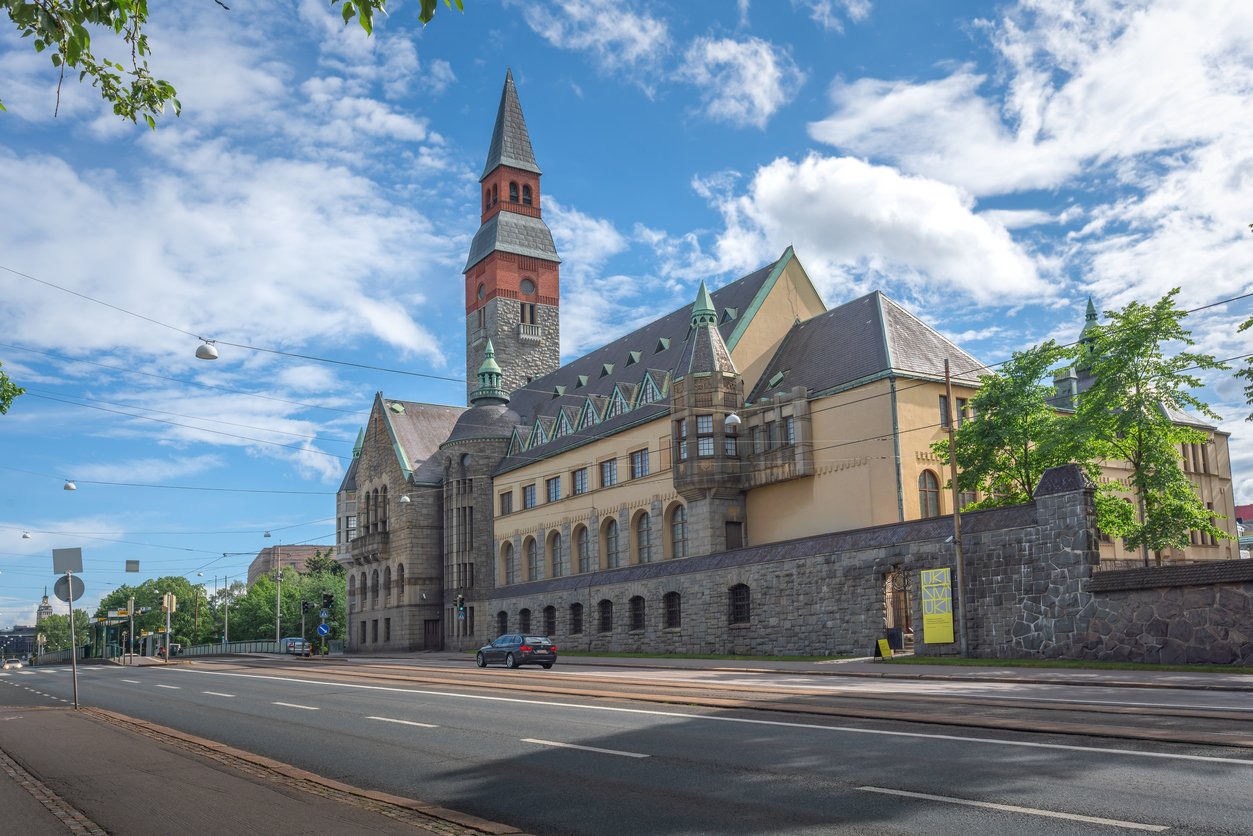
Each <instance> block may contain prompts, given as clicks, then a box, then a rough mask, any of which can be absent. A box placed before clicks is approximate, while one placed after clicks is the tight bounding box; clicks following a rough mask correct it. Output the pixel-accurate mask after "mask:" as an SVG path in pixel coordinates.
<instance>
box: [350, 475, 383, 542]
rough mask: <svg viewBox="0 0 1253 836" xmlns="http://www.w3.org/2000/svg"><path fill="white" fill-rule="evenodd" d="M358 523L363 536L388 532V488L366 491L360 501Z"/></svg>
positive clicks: (358, 529)
mask: <svg viewBox="0 0 1253 836" xmlns="http://www.w3.org/2000/svg"><path fill="white" fill-rule="evenodd" d="M358 503H359V508H360V510H359V511H358V514H357V523H358V528H357V531H359V532H360V533H361V534H372V533H374V532H378V531H386V530H387V486H386V485H384V486H383V487H382V488H375V489H374V490H372V491H366V492H365V494H364V495H363V496H362V497H361V498H360V499H359V500H358Z"/></svg>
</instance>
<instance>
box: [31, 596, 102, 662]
mask: <svg viewBox="0 0 1253 836" xmlns="http://www.w3.org/2000/svg"><path fill="white" fill-rule="evenodd" d="M39 632H40V633H43V634H44V639H45V641H44V652H46V653H51V652H52V651H54V650H65V649H66V648H68V647H69V646H70V616H69V614H68V613H66V614H65V615H50V616H47V617H45V618H44V620H43V621H40V622H39ZM74 642H75V643H76V644H77V645H78V646H79V647H82V646H83V645H85V644H89V643H90V642H91V619H89V618H88V617H87V613H86V612H85V611H84V610H82V609H80V608H78V607H75V608H74Z"/></svg>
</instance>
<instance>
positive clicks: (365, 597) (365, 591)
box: [359, 572, 370, 641]
mask: <svg viewBox="0 0 1253 836" xmlns="http://www.w3.org/2000/svg"><path fill="white" fill-rule="evenodd" d="M359 589H360V593H361V609H363V610H364V609H365V608H366V604H368V603H369V600H370V597H369V586H368V584H367V582H366V578H365V572H362V573H361V586H360V587H359ZM362 641H365V639H362Z"/></svg>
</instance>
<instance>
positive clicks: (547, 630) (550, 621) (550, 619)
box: [544, 604, 557, 636]
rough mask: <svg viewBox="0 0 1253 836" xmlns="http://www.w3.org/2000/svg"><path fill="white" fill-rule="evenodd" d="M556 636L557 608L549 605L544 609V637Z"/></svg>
mask: <svg viewBox="0 0 1253 836" xmlns="http://www.w3.org/2000/svg"><path fill="white" fill-rule="evenodd" d="M556 634H557V608H556V607H554V606H552V605H551V604H550V605H549V606H547V607H544V635H545V636H555V635H556Z"/></svg>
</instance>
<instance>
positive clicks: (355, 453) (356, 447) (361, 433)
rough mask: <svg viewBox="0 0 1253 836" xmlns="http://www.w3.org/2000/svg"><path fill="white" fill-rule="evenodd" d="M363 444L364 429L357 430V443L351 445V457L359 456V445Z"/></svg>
mask: <svg viewBox="0 0 1253 836" xmlns="http://www.w3.org/2000/svg"><path fill="white" fill-rule="evenodd" d="M364 443H365V427H358V428H357V441H356V442H355V443H354V444H353V445H352V457H353V458H354V459H355V458H358V457H360V455H361V445H362V444H364Z"/></svg>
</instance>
